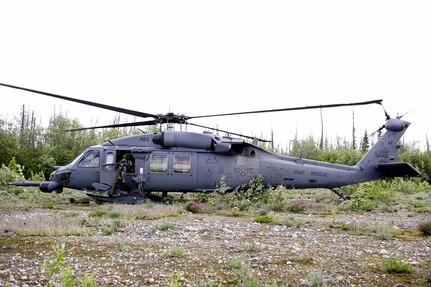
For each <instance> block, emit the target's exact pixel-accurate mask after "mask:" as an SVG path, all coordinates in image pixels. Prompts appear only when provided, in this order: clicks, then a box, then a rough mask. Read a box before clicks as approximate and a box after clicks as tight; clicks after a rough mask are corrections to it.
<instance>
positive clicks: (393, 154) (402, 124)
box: [356, 117, 410, 170]
mask: <svg viewBox="0 0 431 287" xmlns="http://www.w3.org/2000/svg"><path fill="white" fill-rule="evenodd" d="M409 125H410V123H409V122H406V121H403V120H401V119H400V118H398V117H397V118H395V119H389V120H387V121H386V124H385V128H386V132H385V133H384V134H383V136H382V137H381V138H380V139H379V140H378V141H377V143H376V144H375V145H374V146H373V147H372V148H371V149H370V150H369V151H368V152H367V153H366V154H365V155H364V157H363V158H362V159H361V160H360V161H359V162H358V164H357V165H356V167H359V168H360V169H361V170H367V169H370V168H376V167H378V165H381V164H389V163H392V162H394V160H395V159H396V158H397V156H398V149H399V148H400V145H399V140H400V139H401V137H402V136H403V134H404V133H405V131H406V130H407V128H408V126H409Z"/></svg>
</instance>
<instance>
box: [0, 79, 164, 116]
mask: <svg viewBox="0 0 431 287" xmlns="http://www.w3.org/2000/svg"><path fill="white" fill-rule="evenodd" d="M0 85H1V86H5V87H8V88H12V89H17V90H23V91H27V92H31V93H36V94H41V95H45V96H48V97H53V98H58V99H62V100H66V101H71V102H76V103H80V104H84V105H88V106H93V107H97V108H101V109H105V110H110V111H114V112H119V113H124V114H128V115H132V116H137V117H142V118H148V117H153V118H155V117H157V116H156V115H153V114H149V113H143V112H139V111H134V110H129V109H124V108H119V107H114V106H110V105H105V104H100V103H95V102H90V101H85V100H80V99H75V98H70V97H65V96H61V95H57V94H52V93H47V92H43V91H38V90H33V89H28V88H23V87H18V86H13V85H8V84H3V83H0Z"/></svg>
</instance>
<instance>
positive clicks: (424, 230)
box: [419, 221, 431, 235]
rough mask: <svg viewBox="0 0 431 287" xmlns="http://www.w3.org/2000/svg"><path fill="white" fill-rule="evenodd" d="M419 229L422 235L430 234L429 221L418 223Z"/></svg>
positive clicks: (430, 225) (430, 223) (430, 222)
mask: <svg viewBox="0 0 431 287" xmlns="http://www.w3.org/2000/svg"><path fill="white" fill-rule="evenodd" d="M419 230H420V231H422V233H423V234H424V235H431V221H424V222H421V223H419Z"/></svg>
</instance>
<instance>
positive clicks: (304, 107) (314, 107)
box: [187, 100, 383, 119]
mask: <svg viewBox="0 0 431 287" xmlns="http://www.w3.org/2000/svg"><path fill="white" fill-rule="evenodd" d="M382 102H383V100H373V101H366V102H355V103H346V104H329V105H315V106H303V107H295V108H284V109H272V110H258V111H249V112H236V113H224V114H212V115H202V116H192V117H187V119H197V118H209V117H222V116H235V115H246V114H258V113H273V112H284V111H298V110H311V109H322V108H335V107H346V106H362V105H371V104H379V105H381V104H382Z"/></svg>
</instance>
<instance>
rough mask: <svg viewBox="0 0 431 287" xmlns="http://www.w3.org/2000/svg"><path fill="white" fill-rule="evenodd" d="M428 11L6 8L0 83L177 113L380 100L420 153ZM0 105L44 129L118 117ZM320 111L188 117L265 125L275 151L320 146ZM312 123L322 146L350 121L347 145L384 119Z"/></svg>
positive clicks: (4, 92) (320, 5)
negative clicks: (311, 142)
mask: <svg viewBox="0 0 431 287" xmlns="http://www.w3.org/2000/svg"><path fill="white" fill-rule="evenodd" d="M429 15H431V2H430V1H396V0H395V1H393V0H391V1H379V0H373V1H345V0H343V1H311V0H310V1H252V0H248V1H235V0H230V1H203V0H199V1H135V0H130V1H110V0H103V1H81V0H78V1H58V0H56V1H46V0H41V1H27V0H23V1H8V0H6V1H1V2H0V32H1V33H0V35H1V41H0V43H1V44H0V83H6V84H11V85H16V86H22V87H27V88H30V89H35V90H41V91H45V92H50V93H55V94H60V95H64V96H68V97H76V98H80V99H85V100H89V101H94V102H101V103H104V104H108V105H113V106H119V107H123V108H128V109H133V110H138V111H142V112H147V113H151V114H157V113H167V112H173V113H181V114H185V115H188V116H196V115H206V114H214V113H230V112H241V111H254V110H263V109H277V108H288V107H297V106H308V105H325V104H334V103H350V102H361V101H369V100H376V99H382V100H383V105H384V108H385V109H386V111H387V112H388V113H389V114H390V115H391V116H392V117H395V116H397V115H404V114H405V115H404V117H403V120H406V121H409V122H411V123H412V124H411V126H410V127H409V129H408V130H407V132H406V135H405V137H404V140H405V141H406V142H408V143H415V144H416V145H418V146H419V147H422V148H423V147H424V146H425V144H426V137H427V136H431V128H430V125H429V113H430V108H429V106H428V105H427V102H428V101H429V100H428V99H429V97H430V95H431V52H430V51H431V17H430V16H429ZM0 99H1V105H0V117H2V118H7V119H13V118H14V117H16V116H17V115H19V112H20V108H21V106H22V105H23V104H24V105H26V107H27V108H29V109H30V110H32V111H35V113H36V116H37V117H38V123H40V124H42V125H47V122H48V119H49V117H50V116H52V115H53V114H54V113H59V112H62V113H63V114H65V115H67V116H68V117H70V118H76V119H78V120H79V121H80V122H81V123H82V124H83V125H86V126H91V125H94V124H98V125H103V124H109V123H111V122H112V120H113V118H114V117H115V116H116V115H118V114H116V113H113V112H110V111H104V110H101V109H98V108H94V107H86V106H83V105H80V104H75V103H69V102H65V101H62V100H54V99H52V98H48V97H45V96H41V95H36V94H32V93H28V92H24V91H16V90H12V89H9V88H5V87H0ZM353 115H354V117H353ZM121 117H122V119H124V120H130V121H133V120H145V119H140V118H137V119H134V118H133V117H127V116H125V115H124V116H123V115H122V116H121ZM320 117H321V114H320V111H319V110H312V111H295V112H279V113H270V114H254V115H248V116H229V117H222V118H208V119H196V120H192V121H191V122H193V123H196V124H201V125H206V126H211V127H218V128H220V129H224V130H229V131H231V132H236V133H242V134H247V135H251V136H258V137H264V138H267V139H269V138H270V134H271V130H272V131H273V133H274V140H275V144H276V145H279V146H281V147H282V148H287V147H288V145H289V142H290V141H291V140H292V139H293V138H294V136H295V134H296V135H297V136H299V137H301V138H305V137H308V136H310V135H312V136H313V137H314V138H316V139H317V138H319V137H320V133H321V131H320V129H321V118H320ZM322 118H323V123H324V135H325V137H326V138H328V140H329V141H335V139H336V138H337V137H340V138H346V139H347V140H348V141H351V138H352V126H353V118H354V121H355V127H356V130H357V137H358V138H360V137H362V136H363V135H364V134H365V132H367V133H369V134H370V133H371V132H373V131H374V130H376V129H378V128H379V127H380V126H382V124H384V121H385V115H384V112H383V108H382V107H381V106H379V105H371V106H360V107H354V108H352V107H343V108H332V109H324V110H322ZM177 129H179V128H178V127H177ZM187 130H188V131H197V132H201V131H202V130H201V129H196V128H193V127H190V126H189V127H187ZM357 140H358V139H357Z"/></svg>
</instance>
